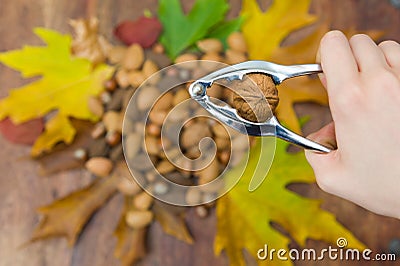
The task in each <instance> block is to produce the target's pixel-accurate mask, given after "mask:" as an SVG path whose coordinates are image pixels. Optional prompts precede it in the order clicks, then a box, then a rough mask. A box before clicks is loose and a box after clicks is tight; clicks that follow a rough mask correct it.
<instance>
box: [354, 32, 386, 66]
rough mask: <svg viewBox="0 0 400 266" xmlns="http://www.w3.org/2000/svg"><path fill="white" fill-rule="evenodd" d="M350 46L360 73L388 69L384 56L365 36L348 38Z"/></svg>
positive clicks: (358, 35) (359, 35)
mask: <svg viewBox="0 0 400 266" xmlns="http://www.w3.org/2000/svg"><path fill="white" fill-rule="evenodd" d="M350 46H351V49H352V51H353V54H354V58H355V59H356V61H357V65H358V69H359V71H360V72H366V73H369V72H371V73H372V72H375V71H376V69H378V68H379V67H385V68H387V69H388V68H389V66H388V64H387V62H386V58H385V55H384V54H383V52H382V50H381V49H380V48H379V47H378V46H377V45H376V44H375V42H374V41H373V40H372V39H371V38H370V37H369V36H367V35H365V34H356V35H354V36H353V37H351V38H350Z"/></svg>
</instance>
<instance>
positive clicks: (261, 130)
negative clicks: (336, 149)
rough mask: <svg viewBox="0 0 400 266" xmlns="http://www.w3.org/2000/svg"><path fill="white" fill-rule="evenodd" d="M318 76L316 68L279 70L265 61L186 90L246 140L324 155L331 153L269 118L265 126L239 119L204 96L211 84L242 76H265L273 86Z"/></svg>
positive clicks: (226, 70)
mask: <svg viewBox="0 0 400 266" xmlns="http://www.w3.org/2000/svg"><path fill="white" fill-rule="evenodd" d="M321 72H322V69H321V66H320V65H319V64H308V65H293V66H283V65H278V64H274V63H270V62H265V61H247V62H243V63H240V64H236V65H233V66H228V67H226V68H223V69H220V70H217V71H215V72H212V73H211V74H209V75H207V76H205V77H203V78H200V79H198V80H196V81H195V82H193V83H192V84H191V85H190V86H189V88H188V90H189V94H190V96H191V97H192V98H193V99H194V100H195V101H196V102H197V103H199V104H200V105H201V106H202V107H203V108H205V109H206V110H207V111H208V112H209V113H210V114H211V115H213V116H214V117H215V118H216V119H218V120H220V121H221V122H223V123H224V124H226V125H227V126H230V127H232V128H233V129H235V130H237V131H239V132H240V133H242V134H246V135H250V136H274V137H278V138H281V139H283V140H286V141H288V142H290V143H293V144H295V145H298V146H300V147H303V148H305V149H309V150H313V151H316V152H321V153H327V152H330V151H331V150H330V149H328V148H326V147H325V146H322V145H321V144H318V143H316V142H313V141H311V140H309V139H306V138H304V137H302V136H300V135H297V134H296V133H294V132H292V131H290V130H289V129H287V128H285V127H283V126H282V125H281V124H280V123H279V121H278V119H277V118H276V117H275V116H273V115H271V117H270V118H269V119H268V120H267V121H265V122H262V123H258V122H252V121H249V120H247V119H244V118H242V117H241V116H239V114H238V112H237V110H236V109H235V108H233V107H231V106H230V105H228V104H226V103H224V102H222V101H218V99H217V101H218V104H217V103H215V100H214V101H211V99H210V97H209V96H208V95H207V89H209V88H210V87H211V86H212V85H213V83H214V82H215V81H217V80H226V81H227V82H231V81H234V80H242V79H243V77H244V76H245V75H246V74H250V73H261V74H265V75H268V76H270V77H271V78H272V80H273V81H274V83H275V85H279V84H280V83H282V82H283V81H284V80H286V79H289V78H293V77H297V76H303V75H311V74H316V73H321Z"/></svg>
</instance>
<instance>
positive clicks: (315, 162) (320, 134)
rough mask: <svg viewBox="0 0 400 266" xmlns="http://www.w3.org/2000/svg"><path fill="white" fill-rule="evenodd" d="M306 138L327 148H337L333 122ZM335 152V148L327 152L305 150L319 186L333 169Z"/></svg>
mask: <svg viewBox="0 0 400 266" xmlns="http://www.w3.org/2000/svg"><path fill="white" fill-rule="evenodd" d="M308 138H309V139H311V140H313V141H315V142H318V143H320V144H322V145H325V146H327V147H329V148H332V149H336V148H337V144H336V135H335V124H334V122H331V123H329V124H328V125H326V126H324V127H323V128H321V129H320V130H318V131H317V132H314V133H312V134H311V135H309V136H308ZM336 153H337V151H336V150H334V151H331V152H330V153H327V154H326V153H324V154H321V153H316V152H313V151H310V150H306V151H305V155H306V158H307V161H308V162H309V163H310V165H311V167H312V168H313V169H314V173H315V176H316V178H317V182H318V184H319V185H320V186H321V187H323V186H324V185H323V183H326V182H324V181H323V180H325V179H327V178H328V176H329V173H330V172H332V170H333V169H334V166H333V162H334V159H335V157H336ZM324 190H325V189H324Z"/></svg>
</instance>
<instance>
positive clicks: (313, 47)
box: [270, 21, 383, 133]
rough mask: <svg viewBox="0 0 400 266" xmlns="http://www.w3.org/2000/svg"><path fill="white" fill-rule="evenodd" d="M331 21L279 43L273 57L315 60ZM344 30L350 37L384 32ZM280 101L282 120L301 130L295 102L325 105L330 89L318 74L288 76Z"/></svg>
mask: <svg viewBox="0 0 400 266" xmlns="http://www.w3.org/2000/svg"><path fill="white" fill-rule="evenodd" d="M329 28H330V25H329V23H328V22H327V21H321V22H319V23H318V25H316V28H315V29H314V30H313V32H312V33H311V34H309V35H307V36H306V37H305V38H303V39H301V40H300V41H298V42H296V43H294V44H292V45H289V46H285V47H277V48H276V49H275V50H274V51H273V53H272V55H271V59H270V60H271V61H274V62H279V63H280V64H286V65H292V64H304V63H312V62H315V56H316V54H317V51H318V47H319V43H320V40H321V38H322V37H323V36H324V34H325V33H326V32H328V31H329ZM344 33H345V34H346V35H347V36H348V37H350V36H352V35H354V34H356V33H366V34H368V35H370V36H371V37H372V38H373V39H374V40H376V39H378V38H380V37H382V36H383V32H382V31H377V30H370V31H356V30H354V29H349V30H345V31H344ZM278 88H279V98H280V103H279V105H278V108H277V111H276V112H277V116H278V118H279V120H281V121H282V122H284V123H285V125H286V126H287V127H289V128H290V129H291V130H293V131H295V132H297V133H300V132H301V128H300V124H299V120H298V118H297V115H296V113H295V111H294V109H293V105H294V104H295V103H298V102H315V103H319V104H322V105H327V104H328V98H327V93H326V90H325V88H324V87H323V85H322V84H321V82H320V81H319V80H318V79H317V78H309V77H300V78H294V79H290V80H287V81H285V82H283V83H282V84H281V85H280V86H279V87H278Z"/></svg>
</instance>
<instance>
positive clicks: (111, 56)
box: [108, 45, 127, 64]
mask: <svg viewBox="0 0 400 266" xmlns="http://www.w3.org/2000/svg"><path fill="white" fill-rule="evenodd" d="M126 51H127V48H126V46H122V45H120V46H113V47H112V48H111V49H110V51H109V53H108V60H109V61H110V63H111V64H118V63H120V62H121V61H122V60H123V59H124V58H125V55H126Z"/></svg>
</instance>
